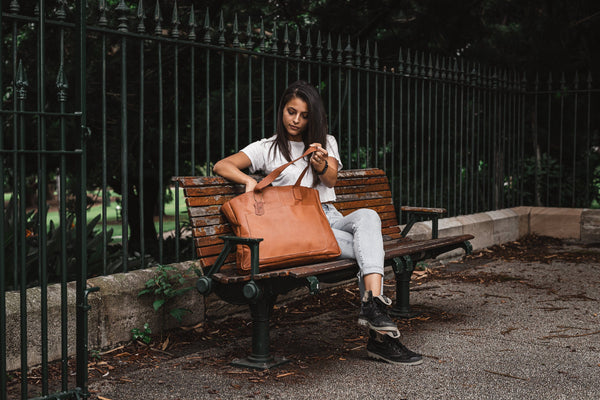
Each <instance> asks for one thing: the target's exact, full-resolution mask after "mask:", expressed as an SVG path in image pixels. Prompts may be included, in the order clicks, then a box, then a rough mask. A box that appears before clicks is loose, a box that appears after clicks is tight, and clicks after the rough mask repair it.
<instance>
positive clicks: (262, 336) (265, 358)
mask: <svg viewBox="0 0 600 400" xmlns="http://www.w3.org/2000/svg"><path fill="white" fill-rule="evenodd" d="M276 297H277V296H275V295H273V296H267V295H263V296H260V298H259V299H257V300H256V301H255V302H254V303H251V304H250V312H251V314H252V354H250V355H249V356H248V357H246V358H241V359H236V360H233V361H232V362H231V365H234V366H236V367H243V368H254V369H269V368H273V367H277V366H279V365H282V364H285V363H287V362H289V360H287V359H285V358H283V357H274V356H271V354H270V353H269V321H270V317H271V312H272V311H273V305H274V304H275V298H276Z"/></svg>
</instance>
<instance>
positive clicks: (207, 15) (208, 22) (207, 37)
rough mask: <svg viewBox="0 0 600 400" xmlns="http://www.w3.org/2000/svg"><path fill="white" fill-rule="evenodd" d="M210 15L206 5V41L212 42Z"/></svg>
mask: <svg viewBox="0 0 600 400" xmlns="http://www.w3.org/2000/svg"><path fill="white" fill-rule="evenodd" d="M210 39H211V37H210V15H209V13H208V7H206V15H205V16H204V43H210Z"/></svg>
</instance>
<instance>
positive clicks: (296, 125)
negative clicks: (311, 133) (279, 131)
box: [282, 97, 308, 142]
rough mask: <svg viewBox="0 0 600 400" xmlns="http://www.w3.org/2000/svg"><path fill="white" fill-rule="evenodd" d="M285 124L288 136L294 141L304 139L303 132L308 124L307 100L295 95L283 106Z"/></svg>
mask: <svg viewBox="0 0 600 400" xmlns="http://www.w3.org/2000/svg"><path fill="white" fill-rule="evenodd" d="M282 120H283V126H284V127H285V130H286V131H287V133H288V135H289V136H288V138H289V139H290V140H291V141H293V142H301V141H302V133H303V132H304V131H305V130H306V127H307V126H308V106H307V104H306V102H305V101H304V100H302V99H299V98H297V97H293V98H292V99H291V100H290V101H288V102H287V103H286V105H285V106H284V107H283V116H282Z"/></svg>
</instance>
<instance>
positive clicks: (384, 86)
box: [0, 0, 600, 376]
mask: <svg viewBox="0 0 600 400" xmlns="http://www.w3.org/2000/svg"><path fill="white" fill-rule="evenodd" d="M112 3H115V5H114V6H108V5H107V2H106V1H105V0H99V1H94V2H92V1H90V2H89V5H88V9H87V13H86V14H85V17H86V18H87V26H86V27H85V29H83V32H84V33H85V37H84V38H83V39H82V40H83V42H84V43H86V44H87V60H86V64H85V70H84V71H81V70H78V65H79V64H78V63H79V61H80V59H78V58H77V55H78V54H81V51H80V50H81V49H79V48H78V38H77V34H78V32H80V31H78V30H77V29H76V25H77V23H76V21H77V18H79V17H80V15H77V14H76V10H75V9H70V8H69V7H68V6H67V3H66V2H63V1H57V2H56V4H53V5H52V7H50V8H46V7H41V8H40V6H39V5H38V7H37V8H36V9H34V8H31V9H27V10H25V9H21V7H20V6H19V1H16V0H13V1H10V2H3V3H2V10H1V11H2V14H1V22H2V33H1V36H0V43H1V48H0V59H1V65H0V81H1V87H0V94H1V103H0V107H1V109H0V146H2V147H1V148H0V150H1V152H0V157H1V161H2V170H1V171H0V173H1V174H2V175H1V177H2V181H3V189H2V194H3V195H4V198H5V203H4V204H5V206H4V208H3V214H2V216H3V220H4V222H5V226H6V224H7V223H8V222H10V221H11V218H12V220H13V221H15V220H17V219H18V218H16V216H17V214H16V211H14V210H15V208H14V207H13V208H11V204H14V203H15V202H21V203H20V204H21V205H22V208H23V209H24V210H25V209H26V210H30V211H29V212H30V213H31V214H28V217H27V218H25V217H21V220H20V221H21V222H22V223H25V222H28V223H29V224H30V225H31V227H32V228H31V229H30V230H28V229H25V228H23V229H16V228H9V229H5V230H4V231H3V233H2V234H3V235H4V237H5V238H6V237H8V236H10V235H13V236H14V237H20V236H22V237H20V238H19V239H18V240H19V241H20V243H24V246H25V247H23V248H20V250H19V249H17V250H19V251H22V252H24V253H23V254H22V257H20V258H18V257H17V256H14V257H17V258H11V257H13V256H12V255H11V254H13V253H15V252H14V251H13V250H14V249H15V248H14V247H11V246H12V245H9V246H8V247H7V246H4V247H2V249H1V250H0V251H1V252H0V259H1V261H2V268H3V271H2V272H3V273H2V278H0V279H4V284H5V286H4V287H5V289H6V290H18V289H20V290H24V288H25V287H27V286H31V285H37V284H38V283H39V281H40V279H39V276H38V274H37V272H36V271H37V266H38V265H42V267H40V269H39V270H40V271H50V272H49V274H50V275H51V276H50V277H49V278H48V279H50V281H51V280H52V279H53V278H56V280H57V281H60V279H63V278H64V279H67V278H68V277H70V275H69V274H70V272H69V270H68V269H67V268H63V269H61V268H60V267H58V266H60V265H68V264H69V262H70V261H69V260H71V259H72V256H73V254H77V253H78V252H79V254H84V255H86V256H87V259H86V261H87V270H88V272H89V275H100V274H110V273H113V272H121V271H128V270H131V269H135V268H140V267H143V266H147V265H149V264H150V263H152V262H158V263H169V262H175V261H181V260H184V259H189V258H192V257H193V251H192V248H191V241H190V239H189V236H187V235H186V234H183V233H184V229H185V228H186V224H187V222H186V220H187V216H186V215H185V213H184V211H185V209H184V206H183V205H182V199H181V195H180V193H179V190H178V189H177V188H176V187H174V186H173V185H172V183H171V181H170V177H171V176H174V175H206V174H210V173H211V168H212V165H213V164H214V163H215V162H216V161H217V160H219V159H220V158H222V157H224V156H226V155H228V154H231V153H232V152H236V151H238V150H239V149H241V148H243V147H244V146H245V145H247V144H249V143H250V142H252V141H255V140H257V139H259V138H262V137H268V136H270V135H272V133H273V132H274V125H275V119H276V112H275V110H276V109H277V102H278V100H279V97H280V95H281V93H282V92H283V90H284V89H285V88H286V86H287V85H288V84H289V83H291V82H292V81H294V80H297V79H304V80H307V81H309V82H311V83H313V84H314V85H315V86H316V87H317V88H318V89H319V91H320V93H321V96H322V98H323V101H324V103H325V107H326V110H327V112H328V116H329V128H330V131H331V133H332V134H334V135H335V137H336V138H337V140H338V144H339V147H340V151H341V156H342V162H343V164H344V168H346V169H348V168H364V167H379V168H382V169H384V170H385V171H386V172H387V174H388V177H389V178H390V180H391V182H392V188H393V196H394V200H395V204H396V205H397V206H399V205H404V204H409V205H423V206H432V207H445V208H447V209H448V212H449V215H450V216H456V215H461V214H471V213H476V212H482V211H488V210H495V209H500V208H505V207H512V206H518V205H545V206H561V207H592V206H596V205H597V198H598V187H597V183H598V182H597V175H598V171H597V168H598V165H599V163H598V158H599V150H598V149H599V146H600V143H599V141H600V138H599V133H600V132H599V129H600V120H599V118H600V117H599V115H598V114H597V113H594V112H593V111H594V110H597V109H598V106H599V102H600V99H599V97H600V96H599V90H598V88H597V83H596V82H597V77H594V76H592V75H591V74H590V73H587V72H585V73H582V74H579V75H569V74H565V75H562V76H560V77H557V76H549V75H544V74H543V73H542V74H541V75H540V76H526V75H525V74H524V73H522V72H519V71H513V70H509V69H506V68H500V67H495V66H489V65H484V64H482V63H479V62H476V61H473V60H465V59H463V58H462V57H444V56H440V55H435V54H429V53H426V52H421V51H414V50H411V49H398V50H397V51H396V54H393V55H392V54H385V55H381V54H379V50H378V47H377V43H376V42H374V41H372V40H366V39H363V38H356V37H347V36H340V35H337V34H334V33H329V32H319V31H314V30H310V29H309V28H308V27H298V26H296V25H294V24H288V23H285V22H284V21H279V20H275V21H263V20H252V19H250V18H247V17H242V16H238V15H225V14H224V13H223V12H221V13H219V14H216V15H212V14H210V13H209V12H208V11H204V10H202V11H200V12H199V11H197V10H194V9H193V7H180V8H177V7H174V8H173V9H169V10H164V9H161V8H160V6H159V4H160V3H156V4H149V2H145V3H144V2H142V1H140V2H139V3H137V4H136V5H129V3H126V2H124V1H122V0H121V1H118V2H117V1H114V2H112ZM27 4H30V3H29V2H28V3H27ZM40 12H41V13H42V14H44V18H41V17H40ZM301 28H302V29H301ZM40 43H43V47H42V48H43V49H44V52H45V53H44V55H43V57H41V55H40V54H39V52H38V51H37V50H36V49H39V46H40ZM40 57H41V58H40ZM40 60H43V62H41V61H40ZM80 75H83V76H85V78H86V79H85V82H84V83H85V84H81V83H79V84H78V83H77V82H78V76H80ZM27 76H29V78H27V79H25V77H27ZM594 79H596V80H594ZM82 86H83V87H84V90H85V91H84V97H85V100H86V102H87V110H86V115H85V123H84V125H85V132H89V134H88V135H85V140H84V142H85V146H87V148H88V149H89V150H88V151H87V152H86V154H85V157H83V155H82V157H83V159H84V162H83V163H84V165H85V167H83V166H82V163H81V162H78V161H77V159H78V158H77V157H70V156H67V155H66V153H64V152H72V153H73V154H76V153H77V154H79V153H78V152H81V147H82V145H81V137H82V136H81V135H80V132H81V126H80V125H81V124H80V123H79V122H78V119H79V117H80V114H78V113H81V108H80V96H79V95H78V90H80V89H81V87H82ZM40 91H43V92H47V93H48V94H51V95H49V96H47V101H45V102H43V103H41V104H40V103H39V101H40V100H39V99H40ZM34 94H35V95H34ZM44 96H45V95H44ZM44 96H42V97H44ZM33 110H35V111H33ZM74 116H76V117H77V118H74ZM40 121H42V122H43V123H40ZM33 132H38V134H28V133H33ZM28 152H30V153H28ZM25 153H27V154H25ZM42 153H43V154H44V155H45V156H44V157H41V158H40V154H42ZM63 153H64V154H63ZM69 154H70V153H69ZM41 160H43V162H41ZM19 163H21V164H19ZM17 172H18V173H19V174H22V175H21V176H20V178H19V179H20V181H19V182H17V180H16V179H17ZM82 173H83V175H84V177H85V181H86V182H87V189H88V208H89V210H88V216H89V220H88V221H87V227H88V229H87V236H86V240H84V241H83V243H84V245H85V248H78V247H77V246H80V245H81V243H78V244H77V243H76V242H73V241H70V240H69V238H70V237H71V236H70V235H73V238H75V237H77V235H76V233H77V232H76V231H75V230H74V228H73V227H72V224H73V223H74V222H76V221H77V216H76V212H75V211H76V210H77V209H78V207H79V206H78V205H77V204H76V203H73V199H74V196H75V195H78V194H80V193H78V189H77V184H78V183H81V179H80V178H78V176H80V175H81V174H82ZM11 195H12V197H13V200H12V203H11V201H9V198H10V197H11ZM44 196H46V197H47V198H44ZM40 199H43V201H40ZM46 203H47V204H49V206H50V208H49V209H48V210H45V209H44V206H43V204H46ZM55 207H56V208H58V209H59V210H60V212H59V213H58V215H57V216H56V218H55V219H52V212H53V209H54V208H55ZM23 215H25V214H23ZM95 215H98V217H97V218H96V219H93V218H92V217H94V216H95ZM82 219H83V217H82V214H80V216H79V220H82ZM46 220H48V221H49V220H52V221H53V222H48V223H47V225H46V223H45V222H42V221H46ZM23 226H24V225H23ZM57 226H58V227H57ZM28 234H32V235H36V236H37V237H39V238H40V239H39V241H36V242H35V243H32V242H31V240H29V239H27V238H25V236H26V235H28ZM58 237H61V238H62V239H61V240H62V242H60V243H62V245H61V246H62V247H60V248H59V250H57V251H55V252H54V253H51V251H54V248H52V249H53V250H50V244H51V243H55V242H57V243H58V242H59V241H58V239H57V238H58ZM53 240H54V241H55V242H54V241H53ZM68 243H76V244H74V245H73V246H71V247H70V246H68V245H67V244H68ZM35 246H37V247H35ZM34 247H35V248H37V249H38V251H39V249H41V248H42V247H44V248H46V247H47V248H48V249H44V250H43V251H42V253H43V254H45V256H44V257H43V258H42V259H43V262H42V264H39V263H40V262H41V261H39V260H38V259H36V261H35V263H34V264H32V265H34V267H33V269H31V268H29V270H30V272H29V273H27V272H25V271H27V269H28V267H27V265H26V264H27V262H26V260H27V256H26V254H29V253H28V252H29V251H32V249H34ZM50 254H52V257H51V256H50ZM17 260H18V262H17ZM52 271H56V273H54V272H52ZM64 274H67V277H66V278H65V277H64V276H63V275H64ZM23 277H26V279H25V280H23ZM27 277H29V278H27ZM44 279H46V278H44ZM0 286H2V282H0ZM4 293H5V292H4V291H3V292H2V295H3V296H1V297H2V298H4ZM0 311H1V310H0ZM1 322H2V321H0V323H1ZM0 347H2V348H4V346H2V343H0ZM3 376H4V375H3Z"/></svg>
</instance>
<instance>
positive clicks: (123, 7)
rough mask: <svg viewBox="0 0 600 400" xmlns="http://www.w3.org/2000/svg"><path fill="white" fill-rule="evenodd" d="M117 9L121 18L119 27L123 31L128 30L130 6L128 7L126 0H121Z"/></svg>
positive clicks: (119, 18)
mask: <svg viewBox="0 0 600 400" xmlns="http://www.w3.org/2000/svg"><path fill="white" fill-rule="evenodd" d="M115 10H116V11H117V13H118V14H119V17H118V18H117V19H118V20H119V26H118V27H117V29H118V30H120V31H121V32H128V31H129V26H128V25H127V13H128V12H129V7H127V4H125V0H119V4H118V5H117V8H115Z"/></svg>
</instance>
